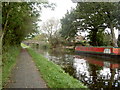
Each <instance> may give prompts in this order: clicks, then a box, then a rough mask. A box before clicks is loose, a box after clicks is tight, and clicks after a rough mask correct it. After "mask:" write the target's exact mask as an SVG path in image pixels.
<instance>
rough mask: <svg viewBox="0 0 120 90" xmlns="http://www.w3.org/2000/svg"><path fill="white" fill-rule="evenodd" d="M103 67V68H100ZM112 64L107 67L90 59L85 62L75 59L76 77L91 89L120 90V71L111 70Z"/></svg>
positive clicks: (116, 69)
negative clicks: (106, 89)
mask: <svg viewBox="0 0 120 90" xmlns="http://www.w3.org/2000/svg"><path fill="white" fill-rule="evenodd" d="M100 65H101V66H100ZM111 65H114V67H115V65H118V64H111V63H109V65H105V63H102V62H101V61H96V62H95V60H94V59H93V61H92V59H91V58H90V59H89V60H84V59H80V58H75V59H74V64H73V66H74V68H75V70H76V77H77V78H78V79H79V80H80V81H82V82H83V83H84V84H85V85H87V86H88V87H89V88H91V89H100V88H104V89H105V88H108V89H115V88H116V89H120V69H119V68H111Z"/></svg>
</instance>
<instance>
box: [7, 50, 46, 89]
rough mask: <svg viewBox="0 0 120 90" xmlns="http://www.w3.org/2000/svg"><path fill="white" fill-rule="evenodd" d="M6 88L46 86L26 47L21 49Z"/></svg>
mask: <svg viewBox="0 0 120 90" xmlns="http://www.w3.org/2000/svg"><path fill="white" fill-rule="evenodd" d="M7 88H47V86H46V84H45V82H44V80H43V79H42V78H41V77H40V73H39V72H38V70H37V68H36V66H35V64H34V62H33V61H32V58H31V56H30V55H29V54H28V52H27V51H26V49H22V50H21V53H20V56H19V59H18V61H17V64H16V66H15V68H14V70H13V71H12V75H11V78H10V81H9V83H8V85H7Z"/></svg>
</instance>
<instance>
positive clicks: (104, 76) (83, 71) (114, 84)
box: [36, 49, 120, 90]
mask: <svg viewBox="0 0 120 90" xmlns="http://www.w3.org/2000/svg"><path fill="white" fill-rule="evenodd" d="M36 50H37V51H38V52H39V53H41V54H43V55H44V56H45V57H46V58H48V59H49V60H50V61H53V62H54V63H56V64H58V65H60V66H61V67H62V68H63V69H64V70H65V71H66V72H67V73H69V74H70V75H71V76H73V77H74V78H77V79H78V80H80V81H81V82H83V83H84V84H85V85H87V86H88V87H89V88H90V89H96V90H98V89H101V90H104V89H108V88H109V89H111V90H114V89H117V90H120V59H119V58H116V59H115V58H105V57H97V56H85V55H84V56H83V55H76V54H75V53H67V52H64V51H60V50H57V51H56V50H52V51H47V50H41V49H36Z"/></svg>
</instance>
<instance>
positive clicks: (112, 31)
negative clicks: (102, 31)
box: [110, 24, 118, 47]
mask: <svg viewBox="0 0 120 90" xmlns="http://www.w3.org/2000/svg"><path fill="white" fill-rule="evenodd" d="M110 29H111V35H112V37H111V38H112V46H113V47H118V45H117V40H116V38H115V33H114V27H113V24H110Z"/></svg>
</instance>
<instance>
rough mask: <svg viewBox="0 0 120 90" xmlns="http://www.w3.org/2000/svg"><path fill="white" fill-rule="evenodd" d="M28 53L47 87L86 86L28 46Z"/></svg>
mask: <svg viewBox="0 0 120 90" xmlns="http://www.w3.org/2000/svg"><path fill="white" fill-rule="evenodd" d="M27 50H28V52H29V54H30V55H31V56H32V58H33V60H34V61H35V63H36V66H37V67H38V70H39V71H40V73H41V75H42V77H43V79H44V80H45V81H46V82H47V85H48V87H49V88H86V89H87V87H86V86H85V85H84V84H82V83H81V82H80V81H78V80H77V79H74V78H73V77H71V76H70V75H69V74H68V73H65V72H64V70H63V69H62V68H61V67H60V66H58V65H56V64H54V63H53V62H51V61H48V60H47V59H46V58H44V57H43V56H42V55H40V54H38V53H36V52H35V51H34V50H32V49H30V48H28V49H27Z"/></svg>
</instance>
